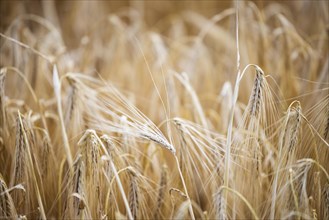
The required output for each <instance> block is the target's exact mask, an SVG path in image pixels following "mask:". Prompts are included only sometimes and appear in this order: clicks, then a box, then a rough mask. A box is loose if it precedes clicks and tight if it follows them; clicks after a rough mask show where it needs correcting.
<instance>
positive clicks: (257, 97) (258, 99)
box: [249, 68, 265, 117]
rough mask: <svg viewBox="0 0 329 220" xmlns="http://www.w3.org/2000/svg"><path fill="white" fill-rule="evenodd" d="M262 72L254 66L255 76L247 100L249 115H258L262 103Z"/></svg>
mask: <svg viewBox="0 0 329 220" xmlns="http://www.w3.org/2000/svg"><path fill="white" fill-rule="evenodd" d="M264 80H265V79H264V73H263V71H262V70H261V69H260V68H256V77H255V81H254V87H253V91H252V95H251V97H250V100H249V103H250V104H249V106H250V107H249V108H250V115H251V116H255V117H258V115H259V113H260V108H261V105H262V103H263V87H264Z"/></svg>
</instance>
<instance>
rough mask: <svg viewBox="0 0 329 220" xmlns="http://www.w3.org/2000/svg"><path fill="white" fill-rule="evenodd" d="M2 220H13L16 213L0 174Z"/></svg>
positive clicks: (0, 213)
mask: <svg viewBox="0 0 329 220" xmlns="http://www.w3.org/2000/svg"><path fill="white" fill-rule="evenodd" d="M2 218H4V219H15V218H17V212H16V208H15V205H14V202H13V199H12V197H11V195H10V194H9V190H8V187H7V184H6V182H5V181H4V179H3V178H2V175H1V174H0V219H2Z"/></svg>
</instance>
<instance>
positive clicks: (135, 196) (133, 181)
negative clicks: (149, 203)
mask: <svg viewBox="0 0 329 220" xmlns="http://www.w3.org/2000/svg"><path fill="white" fill-rule="evenodd" d="M129 175H130V185H129V195H128V199H129V206H130V210H131V214H132V216H133V218H134V219H138V218H139V203H140V201H139V196H140V195H139V188H138V184H137V173H136V172H134V170H130V169H129Z"/></svg>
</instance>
